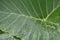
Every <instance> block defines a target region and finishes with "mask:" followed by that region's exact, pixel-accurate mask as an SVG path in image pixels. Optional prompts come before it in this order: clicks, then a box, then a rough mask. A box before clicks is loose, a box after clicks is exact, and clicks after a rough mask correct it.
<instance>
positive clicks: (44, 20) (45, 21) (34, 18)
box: [0, 11, 59, 26]
mask: <svg viewBox="0 0 60 40" xmlns="http://www.w3.org/2000/svg"><path fill="white" fill-rule="evenodd" d="M0 12H2V13H6V14H8V13H9V12H3V11H0ZM10 14H13V15H17V16H23V17H26V18H30V19H33V20H36V21H41V22H44V23H49V24H50V25H51V24H52V25H53V24H54V25H56V26H58V25H59V24H58V23H54V22H51V21H49V20H47V19H46V18H47V17H46V18H44V19H41V18H36V17H33V16H27V15H24V14H21V15H20V14H16V13H10Z"/></svg>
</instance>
